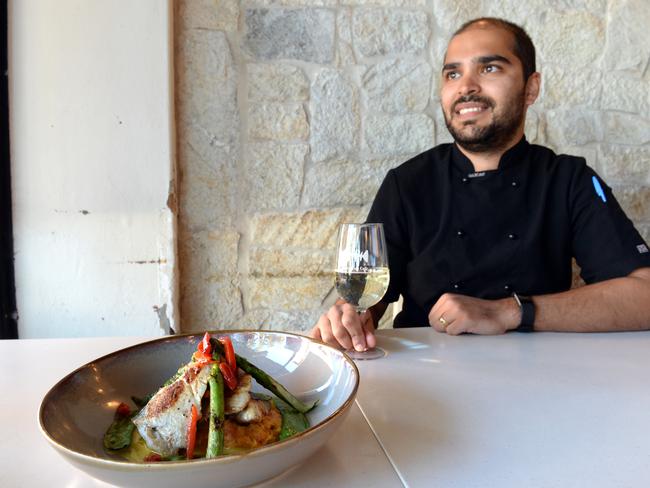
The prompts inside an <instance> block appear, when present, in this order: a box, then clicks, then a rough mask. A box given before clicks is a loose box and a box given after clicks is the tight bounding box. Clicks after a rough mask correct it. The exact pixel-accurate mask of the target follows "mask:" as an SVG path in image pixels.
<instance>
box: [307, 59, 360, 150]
mask: <svg viewBox="0 0 650 488" xmlns="http://www.w3.org/2000/svg"><path fill="white" fill-rule="evenodd" d="M359 119H360V116H359V104H358V94H357V91H356V89H355V87H354V85H352V83H350V82H349V81H348V80H346V79H345V77H344V76H343V75H342V74H341V73H340V72H338V71H335V70H323V71H321V72H320V73H318V75H317V76H316V79H315V80H314V83H313V85H312V89H311V139H310V142H311V157H312V159H313V160H314V161H323V160H326V159H330V158H335V157H342V156H345V155H346V154H348V153H349V152H350V151H351V150H352V149H354V148H355V146H356V143H357V140H358V138H359V125H360V121H359Z"/></svg>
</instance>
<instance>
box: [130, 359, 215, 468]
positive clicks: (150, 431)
mask: <svg viewBox="0 0 650 488" xmlns="http://www.w3.org/2000/svg"><path fill="white" fill-rule="evenodd" d="M210 368H211V366H210V365H206V366H203V367H202V368H200V367H198V366H196V365H194V366H188V368H187V369H186V370H185V372H184V373H183V374H182V375H181V377H180V378H178V379H177V380H176V381H174V382H173V383H171V384H170V385H168V386H165V387H163V388H161V389H160V390H158V391H157V392H156V394H155V395H154V396H153V397H151V400H149V403H147V405H146V406H145V407H144V408H143V409H142V410H141V411H140V412H139V413H138V414H137V415H136V416H135V417H133V423H134V424H135V426H136V428H137V429H138V432H139V433H140V435H141V436H142V438H143V439H144V440H145V442H146V443H147V446H149V448H150V449H152V450H154V451H156V452H157V453H159V454H160V455H162V456H172V455H175V454H177V453H178V450H179V449H180V448H186V447H187V425H188V422H189V417H190V415H191V409H192V405H194V406H196V409H197V411H198V413H199V417H200V416H201V398H203V394H204V393H205V390H206V388H207V386H208V379H209V378H210Z"/></svg>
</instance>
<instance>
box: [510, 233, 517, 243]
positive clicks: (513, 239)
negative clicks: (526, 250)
mask: <svg viewBox="0 0 650 488" xmlns="http://www.w3.org/2000/svg"><path fill="white" fill-rule="evenodd" d="M517 237H518V236H517V234H515V233H514V232H511V233H510V234H508V239H510V240H511V241H515V240H517Z"/></svg>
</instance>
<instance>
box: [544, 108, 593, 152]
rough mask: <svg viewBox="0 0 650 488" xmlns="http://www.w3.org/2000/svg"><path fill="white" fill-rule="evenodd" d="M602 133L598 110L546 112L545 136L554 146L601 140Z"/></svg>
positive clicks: (578, 144) (575, 144) (579, 144)
mask: <svg viewBox="0 0 650 488" xmlns="http://www.w3.org/2000/svg"><path fill="white" fill-rule="evenodd" d="M603 133H604V130H603V126H602V120H601V113H600V112H596V111H589V110H576V109H558V110H549V111H548V112H546V136H547V137H548V141H549V142H550V143H551V144H552V145H554V146H556V147H562V146H581V145H583V144H588V143H591V142H600V141H602V140H603V137H604V134H603Z"/></svg>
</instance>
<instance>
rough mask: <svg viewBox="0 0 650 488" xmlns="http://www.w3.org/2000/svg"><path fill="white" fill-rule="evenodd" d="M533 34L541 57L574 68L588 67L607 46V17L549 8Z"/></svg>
mask: <svg viewBox="0 0 650 488" xmlns="http://www.w3.org/2000/svg"><path fill="white" fill-rule="evenodd" d="M541 18H542V19H543V20H542V22H541V23H539V24H537V25H536V29H535V30H536V31H537V35H536V36H535V37H533V39H534V41H535V43H536V47H537V49H538V52H539V57H540V59H541V60H543V61H546V62H561V64H562V66H571V67H572V68H580V67H585V68H586V67H589V66H591V65H592V64H593V63H594V62H595V61H596V60H597V59H598V58H599V57H600V56H601V55H602V52H603V49H604V47H605V21H604V18H602V17H599V16H597V15H594V14H592V13H590V12H586V11H580V10H566V11H559V10H555V9H549V10H547V11H546V12H544V13H543V14H542V16H541Z"/></svg>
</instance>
